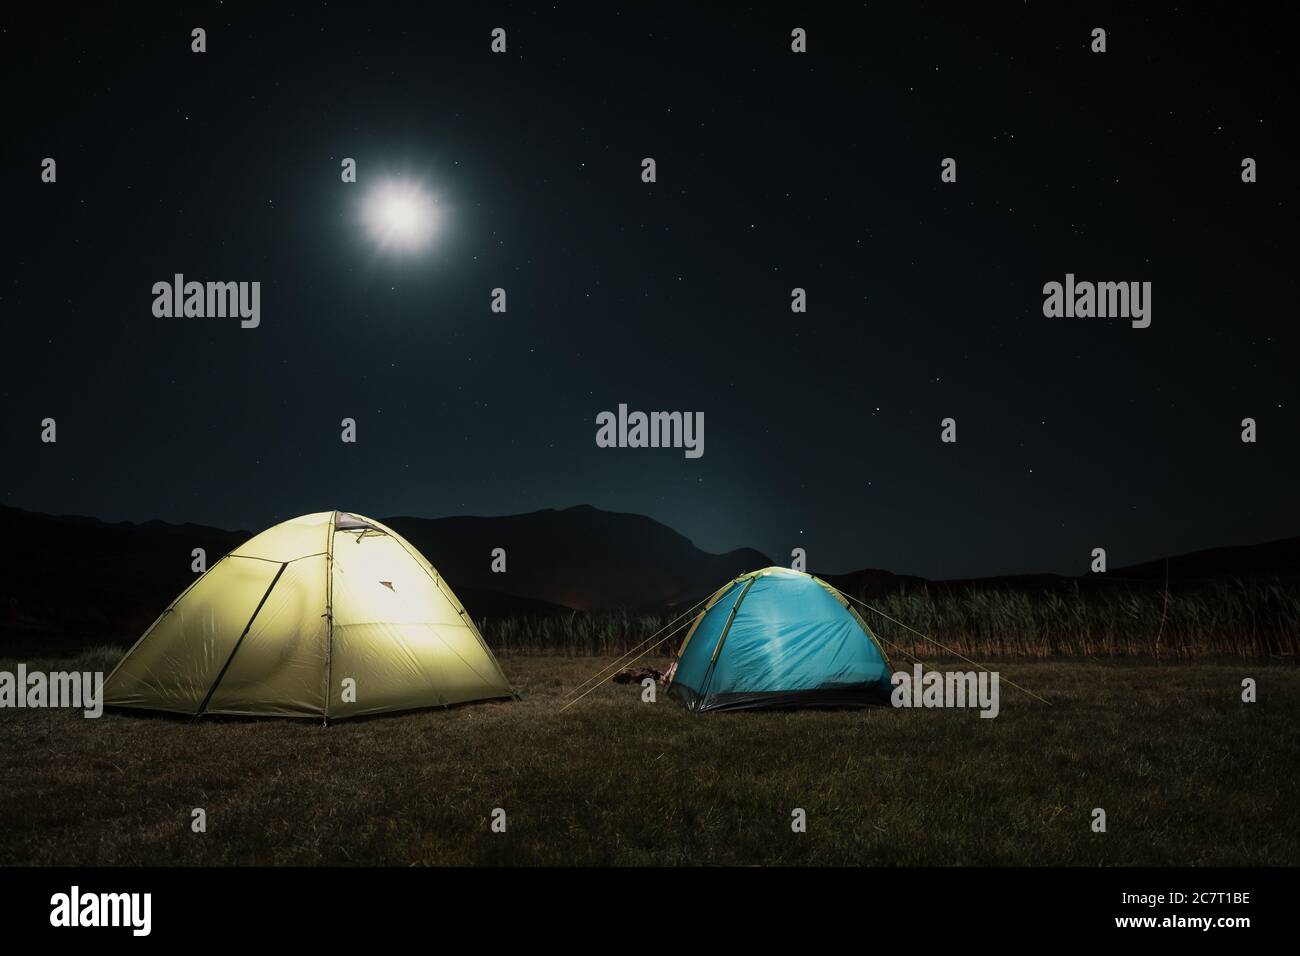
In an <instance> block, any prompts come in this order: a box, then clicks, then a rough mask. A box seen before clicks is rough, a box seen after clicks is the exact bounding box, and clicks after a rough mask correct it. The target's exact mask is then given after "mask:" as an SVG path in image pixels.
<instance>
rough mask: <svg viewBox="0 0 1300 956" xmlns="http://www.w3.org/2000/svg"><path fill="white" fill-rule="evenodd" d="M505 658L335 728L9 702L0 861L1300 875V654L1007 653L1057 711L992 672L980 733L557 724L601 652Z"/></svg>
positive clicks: (764, 715) (963, 718)
mask: <svg viewBox="0 0 1300 956" xmlns="http://www.w3.org/2000/svg"><path fill="white" fill-rule="evenodd" d="M117 653H118V651H117V650H116V649H103V650H100V651H98V652H88V653H87V654H85V655H83V656H82V657H81V658H79V659H76V660H61V661H35V660H28V661H26V663H27V665H28V667H29V668H31V669H43V670H60V669H71V668H77V669H104V670H107V669H109V668H110V667H111V666H112V664H113V663H114V662H115V660H116V654H117ZM501 663H502V666H503V668H504V670H505V671H506V673H507V675H508V676H509V677H510V678H511V680H512V681H513V682H514V683H515V686H516V687H517V688H518V689H519V691H520V692H521V693H522V695H523V700H522V701H520V702H510V703H490V704H473V705H467V706H463V707H458V708H453V709H451V710H448V711H427V712H421V713H413V714H407V715H398V716H390V717H385V718H377V719H371V720H364V721H355V722H350V723H349V722H343V723H339V724H336V725H333V726H330V727H328V728H322V727H321V726H320V725H318V724H313V723H309V722H295V721H285V720H249V721H231V720H221V719H210V720H206V721H203V722H200V723H198V724H191V723H189V722H186V721H184V720H177V719H170V718H159V717H142V716H132V715H119V714H111V713H109V714H106V715H105V716H104V717H102V718H101V719H99V720H86V719H84V718H82V717H81V716H80V714H79V712H69V711H27V710H22V711H18V710H0V779H3V780H4V781H5V786H4V787H3V789H2V790H0V863H4V864H11V865H12V864H143V863H148V864H395V865H407V864H618V865H622V864H632V865H635V864H777V865H787V864H812V865H824V864H831V865H835V864H849V865H888V864H939V865H946V864H1069V865H1086V866H1093V865H1116V864H1156V865H1159V864H1187V865H1227V864H1240V865H1251V864H1296V863H1300V827H1297V826H1296V825H1295V821H1294V811H1295V807H1296V805H1297V797H1298V796H1300V794H1298V793H1297V781H1300V723H1298V721H1297V718H1298V717H1300V671H1297V670H1296V669H1295V668H1293V667H1284V666H1278V665H1267V664H1241V663H1196V664H1159V663H1151V662H1147V663H1116V662H1078V661H1076V662H1051V661H1017V662H1015V663H1010V664H1007V665H1005V666H1004V667H1002V668H1001V670H1002V673H1003V674H1004V676H1006V677H1009V678H1011V679H1012V680H1014V681H1016V682H1017V683H1021V684H1024V685H1025V686H1027V687H1029V688H1031V689H1032V690H1034V691H1035V692H1036V693H1038V694H1040V695H1042V696H1044V697H1046V698H1048V699H1049V700H1050V701H1051V702H1052V706H1047V705H1044V704H1042V703H1039V702H1037V701H1035V700H1033V699H1031V698H1028V697H1025V696H1024V695H1021V694H1019V693H1018V692H1017V691H1015V690H1013V689H1011V688H1009V687H1006V686H1005V685H1004V686H1003V689H1002V713H1001V716H999V717H998V718H997V719H994V720H987V719H980V718H979V717H978V716H977V714H976V712H974V711H967V712H954V711H933V710H932V711H923V710H910V711H904V710H892V709H888V708H879V709H872V710H860V711H838V712H820V711H795V712H742V713H734V714H727V713H723V714H710V715H704V716H693V715H690V714H688V713H686V712H685V711H683V710H681V709H680V708H679V707H677V706H676V705H675V704H673V703H672V702H670V701H668V700H667V699H666V698H663V697H662V696H661V698H660V701H659V702H658V703H656V704H644V703H641V701H640V688H639V687H636V686H634V685H608V686H605V687H603V688H601V689H600V690H599V691H597V692H596V693H594V694H592V695H591V696H589V697H587V698H586V699H585V700H584V701H582V703H580V704H579V705H577V706H576V707H574V708H572V709H570V710H569V711H567V712H565V713H563V714H561V713H560V712H559V708H560V705H561V703H562V701H563V699H564V695H565V693H566V691H568V690H569V689H570V688H572V687H573V686H575V685H576V684H578V683H579V682H580V681H581V680H582V679H583V678H584V677H586V676H587V675H589V674H592V673H594V672H595V671H596V670H598V669H599V667H600V665H601V664H602V663H603V661H601V660H600V659H595V658H591V657H582V658H564V657H555V656H517V655H511V656H504V657H502V659H501ZM931 663H932V664H933V665H935V666H939V665H941V663H942V662H931ZM15 666H16V662H15V661H0V669H3V670H13V668H14V667H15ZM1245 676H1250V677H1254V678H1255V679H1256V680H1257V681H1258V683H1259V702H1258V703H1256V704H1249V705H1247V704H1243V703H1241V701H1240V684H1241V680H1242V678H1243V677H1245ZM195 807H202V808H204V809H205V810H206V812H207V823H208V829H207V832H206V833H201V834H200V833H193V832H191V831H190V812H191V810H192V809H193V808H195ZM496 807H501V808H504V809H505V811H506V813H507V832H506V833H504V834H501V833H493V832H491V831H490V828H489V815H490V813H491V812H492V810H493V808H496ZM796 807H799V808H803V809H804V810H805V811H806V813H807V820H808V824H807V832H806V833H793V832H792V831H791V827H790V821H791V811H792V810H793V809H794V808H796ZM1094 807H1101V808H1104V809H1105V810H1106V813H1107V831H1108V832H1106V833H1104V834H1098V833H1093V832H1092V831H1091V829H1090V822H1091V812H1092V810H1093V808H1094Z"/></svg>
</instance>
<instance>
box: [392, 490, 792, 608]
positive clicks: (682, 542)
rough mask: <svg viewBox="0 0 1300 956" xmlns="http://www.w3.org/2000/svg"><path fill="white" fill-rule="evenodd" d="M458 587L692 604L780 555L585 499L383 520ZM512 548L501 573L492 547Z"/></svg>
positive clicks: (602, 603)
mask: <svg viewBox="0 0 1300 956" xmlns="http://www.w3.org/2000/svg"><path fill="white" fill-rule="evenodd" d="M380 520H382V521H383V522H384V523H385V524H387V525H389V526H390V527H391V528H393V529H394V530H395V531H397V532H398V533H399V534H401V535H402V536H403V537H405V538H406V539H407V540H409V541H410V542H411V543H412V544H413V545H415V546H416V547H417V548H419V549H420V550H421V551H422V552H423V553H424V554H425V556H426V557H428V559H429V560H430V561H431V562H433V565H434V567H436V568H438V569H439V570H440V571H441V572H442V573H443V574H444V575H446V577H447V580H448V581H451V582H452V584H453V586H455V587H459V586H460V583H461V582H464V583H465V585H466V586H472V587H476V588H482V589H491V590H498V591H504V592H506V593H509V594H514V595H518V596H520V597H528V598H534V599H536V600H542V601H549V602H551V603H554V604H562V605H565V606H566V607H571V608H576V609H578V610H593V609H597V608H613V607H626V608H636V609H643V608H654V609H660V608H664V607H667V606H671V605H675V604H680V603H682V602H688V603H693V602H694V601H695V600H697V599H699V598H701V597H704V596H705V595H706V594H709V593H711V592H712V591H713V590H714V589H716V588H717V587H719V586H720V585H722V584H724V583H726V582H727V581H729V580H731V579H732V578H734V577H735V576H736V575H738V574H742V573H744V572H745V571H752V570H754V569H755V568H761V567H766V566H768V565H770V564H771V563H772V561H771V559H770V558H768V557H767V556H766V555H764V554H762V553H760V552H758V551H754V550H752V549H749V548H742V549H739V550H736V551H729V552H727V553H726V554H710V553H708V552H706V551H701V550H700V549H699V548H697V547H695V545H694V544H692V543H691V542H690V540H689V539H687V538H685V537H684V536H682V535H680V534H678V533H677V532H676V531H674V530H673V529H672V528H669V527H667V526H666V525H662V524H660V523H659V522H657V521H655V520H654V519H652V518H647V517H645V516H644V515H635V514H622V513H619V512H613V511H601V510H600V509H598V508H593V507H591V506H590V505H579V506H577V507H575V508H566V509H564V510H563V511H557V510H555V509H553V508H548V509H546V510H545V511H534V512H530V513H528V514H520V515H506V516H504V517H499V518H407V517H398V518H382V519H380ZM495 548H502V549H504V550H505V554H506V571H505V573H504V574H499V573H493V571H492V569H491V561H492V552H493V549H495Z"/></svg>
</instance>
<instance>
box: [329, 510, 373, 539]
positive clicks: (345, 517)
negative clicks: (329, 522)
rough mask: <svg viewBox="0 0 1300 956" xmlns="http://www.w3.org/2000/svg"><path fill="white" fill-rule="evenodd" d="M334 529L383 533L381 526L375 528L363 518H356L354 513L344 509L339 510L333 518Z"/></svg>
mask: <svg viewBox="0 0 1300 956" xmlns="http://www.w3.org/2000/svg"><path fill="white" fill-rule="evenodd" d="M334 530H335V531H375V532H378V533H379V534H383V533H384V529H383V528H377V527H375V526H374V525H373V524H371V523H370V522H369V521H366V520H365V519H364V518H358V517H357V516H356V515H350V514H348V513H347V512H346V511H340V512H339V513H338V515H337V516H336V517H335V519H334Z"/></svg>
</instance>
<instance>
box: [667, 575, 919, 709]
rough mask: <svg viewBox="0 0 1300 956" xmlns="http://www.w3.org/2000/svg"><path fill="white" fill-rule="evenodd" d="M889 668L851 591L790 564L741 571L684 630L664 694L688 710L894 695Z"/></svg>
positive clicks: (853, 703)
mask: <svg viewBox="0 0 1300 956" xmlns="http://www.w3.org/2000/svg"><path fill="white" fill-rule="evenodd" d="M891 673H892V668H891V667H890V665H889V658H888V657H887V656H886V655H885V652H884V650H883V649H882V648H881V646H880V643H879V642H878V641H877V640H876V636H875V635H874V634H872V633H871V629H870V628H869V627H867V624H866V622H865V621H864V620H862V618H861V617H860V616H859V615H858V613H857V611H855V610H854V609H853V607H852V606H851V605H850V604H849V601H848V599H847V598H845V597H844V595H842V594H841V593H840V592H839V591H838V590H836V589H835V588H834V587H832V586H831V585H829V584H827V583H826V582H825V581H823V580H822V579H821V578H817V577H814V576H813V575H811V574H805V573H804V572H802V571H792V570H790V569H789V568H764V569H763V570H761V571H751V572H750V573H749V574H742V575H741V576H740V577H738V578H736V579H735V580H734V581H732V582H730V583H729V584H727V585H726V586H724V587H723V588H722V589H720V590H719V591H717V592H716V593H714V594H713V596H712V597H710V598H709V600H708V601H707V602H706V603H705V605H704V608H703V610H701V611H700V613H699V615H698V616H697V617H696V618H695V622H694V623H693V624H692V625H691V627H690V629H689V630H688V631H687V632H686V639H685V640H683V641H682V646H681V649H680V650H679V651H678V653H677V664H676V666H675V667H674V668H673V674H672V680H671V682H670V683H669V685H668V694H669V696H671V697H672V698H673V699H674V700H676V701H678V702H679V703H680V704H681V705H682V706H683V707H685V708H686V709H687V710H690V711H695V712H704V711H711V710H739V709H746V708H758V707H861V706H865V705H868V704H888V703H889V695H890V692H891V691H892V689H893V687H892V685H891V683H890V675H891Z"/></svg>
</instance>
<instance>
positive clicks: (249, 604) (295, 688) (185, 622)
mask: <svg viewBox="0 0 1300 956" xmlns="http://www.w3.org/2000/svg"><path fill="white" fill-rule="evenodd" d="M513 694H514V692H513V691H512V690H511V688H510V684H509V683H508V682H507V681H506V679H505V676H504V675H503V674H502V673H501V668H500V667H499V666H498V665H497V662H496V659H495V658H494V657H493V656H492V652H491V651H490V650H488V647H487V644H486V643H484V641H483V637H482V635H481V634H479V632H478V629H477V628H476V627H475V626H474V622H473V621H472V620H471V619H470V616H469V614H467V613H466V611H465V608H464V607H463V606H462V605H461V603H460V601H458V600H457V599H456V595H455V594H453V593H452V591H451V588H449V587H448V586H447V583H446V582H445V581H444V580H443V579H442V578H441V577H440V576H439V575H438V572H437V571H436V570H435V569H434V568H433V566H432V565H431V564H429V562H428V561H426V560H425V559H424V557H423V556H422V555H421V554H420V553H419V552H418V551H417V550H416V549H415V548H414V547H412V546H411V544H410V543H409V542H407V541H406V540H405V539H404V538H402V537H401V535H399V534H397V532H395V531H393V530H392V529H391V528H388V527H385V526H384V525H382V524H380V523H379V522H378V521H374V520H372V519H370V518H364V517H362V516H360V515H355V514H349V513H347V512H343V511H323V512H320V513H319V514H311V515H304V516H303V517H301V518H294V519H293V520H291V521H285V522H284V523H282V524H278V525H276V526H275V527H273V528H270V529H268V530H266V531H263V532H262V533H261V534H259V535H257V536H256V537H254V538H252V539H251V540H249V541H247V542H246V543H245V544H243V545H241V546H240V547H238V548H236V549H235V550H234V551H232V552H230V554H227V555H226V556H225V557H223V558H222V559H221V560H220V561H218V562H217V563H216V564H214V565H212V567H211V568H209V569H208V571H207V572H206V573H205V574H203V575H202V576H201V577H199V578H198V579H197V580H196V581H195V582H194V583H193V584H191V585H190V586H189V587H188V588H187V589H186V590H185V591H184V592H182V593H181V595H180V597H178V598H177V599H176V600H175V601H173V602H172V604H171V606H170V607H168V608H167V610H165V611H163V613H162V615H161V616H160V617H159V618H158V619H157V620H156V621H154V623H153V625H152V626H151V627H150V628H149V629H148V630H147V631H145V633H144V635H143V636H142V637H141V638H140V640H138V641H137V642H136V643H135V646H134V647H132V648H131V650H129V651H128V652H127V654H126V656H125V657H124V658H122V660H121V662H120V663H119V664H118V665H117V667H116V668H114V670H113V672H112V673H111V674H110V675H109V677H108V680H107V682H106V683H105V686H104V702H105V704H107V705H109V706H111V707H125V708H136V709H141V710H161V711H169V712H172V713H178V714H190V715H193V716H196V717H197V716H200V715H203V714H240V715H256V716H280V717H316V718H322V719H327V720H339V719H342V718H345V717H357V716H361V715H364V714H379V713H386V712H390V711H400V710H413V709H416V708H422V707H440V706H448V705H451V704H459V703H463V702H466V701H473V700H488V699H493V698H504V697H511V696H513Z"/></svg>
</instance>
